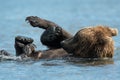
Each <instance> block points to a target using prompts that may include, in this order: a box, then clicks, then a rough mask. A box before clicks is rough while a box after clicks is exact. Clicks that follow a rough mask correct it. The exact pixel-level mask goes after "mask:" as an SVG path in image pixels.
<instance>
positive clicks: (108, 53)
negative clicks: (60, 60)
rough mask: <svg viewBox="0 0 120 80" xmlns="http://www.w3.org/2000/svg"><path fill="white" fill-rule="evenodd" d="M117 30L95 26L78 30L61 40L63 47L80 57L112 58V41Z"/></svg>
mask: <svg viewBox="0 0 120 80" xmlns="http://www.w3.org/2000/svg"><path fill="white" fill-rule="evenodd" d="M117 34H118V30H117V29H115V28H109V27H106V26H95V27H89V28H84V29H81V30H79V31H78V32H77V33H76V34H75V36H74V37H72V38H70V39H67V40H64V41H62V42H61V45H62V47H63V49H65V50H66V51H67V52H68V53H72V54H73V56H76V57H80V58H105V57H108V58H112V57H113V54H114V41H113V39H112V36H116V35H117Z"/></svg>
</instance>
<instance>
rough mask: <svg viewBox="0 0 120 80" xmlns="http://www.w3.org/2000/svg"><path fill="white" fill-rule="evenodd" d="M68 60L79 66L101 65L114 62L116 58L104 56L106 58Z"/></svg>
mask: <svg viewBox="0 0 120 80" xmlns="http://www.w3.org/2000/svg"><path fill="white" fill-rule="evenodd" d="M66 61H67V62H69V63H71V64H73V65H77V66H100V65H107V64H114V60H113V59H111V58H104V59H98V58H94V59H85V58H67V60H66Z"/></svg>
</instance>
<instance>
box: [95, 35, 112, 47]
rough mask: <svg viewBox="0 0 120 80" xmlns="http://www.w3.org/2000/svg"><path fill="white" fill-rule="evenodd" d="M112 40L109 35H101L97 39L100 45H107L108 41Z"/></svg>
mask: <svg viewBox="0 0 120 80" xmlns="http://www.w3.org/2000/svg"><path fill="white" fill-rule="evenodd" d="M110 41H112V38H111V37H109V36H105V37H99V38H98V40H97V44H99V45H105V44H106V43H108V42H110Z"/></svg>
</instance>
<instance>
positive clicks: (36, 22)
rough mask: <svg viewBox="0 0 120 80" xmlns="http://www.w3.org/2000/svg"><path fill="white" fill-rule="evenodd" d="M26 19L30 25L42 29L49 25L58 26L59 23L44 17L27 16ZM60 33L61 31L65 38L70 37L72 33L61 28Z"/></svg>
mask: <svg viewBox="0 0 120 80" xmlns="http://www.w3.org/2000/svg"><path fill="white" fill-rule="evenodd" d="M26 21H28V22H29V23H30V24H31V26H33V27H39V28H42V29H47V28H49V27H60V26H59V25H57V24H55V23H54V22H52V21H49V20H45V19H42V18H39V17H37V16H28V17H27V18H26ZM62 33H63V36H64V37H66V38H70V37H72V35H71V34H70V33H68V32H67V31H65V30H63V29H62Z"/></svg>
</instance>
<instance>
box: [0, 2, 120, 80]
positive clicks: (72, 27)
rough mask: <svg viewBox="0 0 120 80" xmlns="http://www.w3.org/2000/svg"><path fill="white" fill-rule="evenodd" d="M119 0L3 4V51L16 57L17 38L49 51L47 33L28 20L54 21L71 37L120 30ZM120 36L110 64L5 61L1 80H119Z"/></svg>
mask: <svg viewBox="0 0 120 80" xmlns="http://www.w3.org/2000/svg"><path fill="white" fill-rule="evenodd" d="M119 7H120V1H119V0H0V37H1V38H0V42H1V43H0V49H5V50H7V51H8V52H10V53H11V54H12V55H15V50H14V38H15V36H17V35H23V36H28V37H31V38H33V39H34V40H35V44H36V45H37V49H38V50H44V49H46V47H45V46H43V45H42V44H41V43H40V40H39V37H40V35H41V34H42V32H43V30H42V29H38V28H33V27H31V26H30V25H29V24H27V23H26V22H25V18H26V17H27V16H31V15H34V16H39V17H41V18H44V19H48V20H51V21H53V22H55V23H57V24H59V25H60V26H62V27H63V28H64V29H65V30H67V31H69V32H70V33H71V34H73V35H74V34H75V33H76V32H77V31H78V30H79V29H81V28H83V27H86V26H94V25H108V26H110V27H115V28H118V30H119V29H120V27H119V26H120V8H119ZM119 38H120V36H119V35H118V36H117V37H114V40H115V48H116V50H115V55H114V58H113V59H112V60H108V61H106V60H105V61H101V62H97V61H93V62H91V61H87V62H86V61H79V60H78V61H74V60H73V61H70V60H49V61H48V60H40V61H26V62H20V61H1V62H0V69H1V71H0V80H22V79H23V80H38V79H39V80H48V79H50V80H119V78H120V54H119V52H120V44H119V43H120V41H119Z"/></svg>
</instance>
